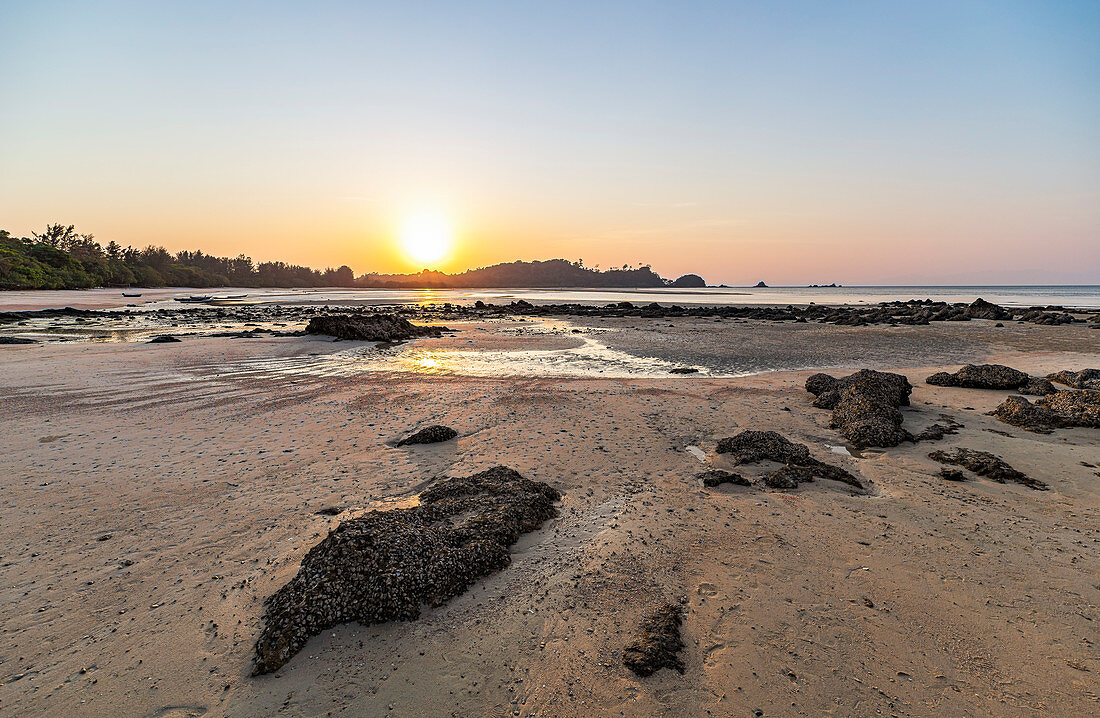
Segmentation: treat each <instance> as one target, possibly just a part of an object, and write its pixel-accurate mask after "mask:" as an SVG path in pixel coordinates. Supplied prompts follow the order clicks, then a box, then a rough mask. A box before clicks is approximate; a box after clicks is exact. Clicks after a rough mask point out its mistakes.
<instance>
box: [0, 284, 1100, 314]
mask: <svg viewBox="0 0 1100 718" xmlns="http://www.w3.org/2000/svg"><path fill="white" fill-rule="evenodd" d="M127 293H128V294H135V293H140V294H141V296H140V297H123V296H122V290H119V289H88V290H64V291H0V311H18V310H24V311H25V310H32V309H46V308H58V307H67V306H72V307H83V308H97V309H108V308H118V307H127V306H128V307H130V308H138V309H168V308H173V307H182V306H186V305H185V304H183V303H181V302H178V301H177V299H178V298H186V297H189V296H192V295H202V296H206V295H209V296H212V297H214V298H215V300H216V303H219V304H268V303H281V304H345V305H363V304H366V305H372V304H377V305H384V304H431V303H441V302H451V303H454V304H472V303H474V302H476V301H479V300H480V301H483V302H486V303H493V304H507V303H509V302H513V301H518V300H524V301H527V302H531V303H533V304H539V303H578V304H596V305H599V304H610V303H613V302H631V303H634V304H649V303H650V302H657V303H659V304H681V305H688V304H695V305H700V304H703V305H707V304H709V305H716V304H757V305H778V306H786V305H788V304H793V305H807V304H829V305H865V304H876V303H878V302H889V301H898V300H900V301H906V300H909V299H932V300H937V301H945V302H967V303H969V302H972V301H974V300H975V299H977V298H978V297H981V298H982V299H985V300H987V301H990V302H993V303H995V304H1001V305H1004V306H1010V307H1029V306H1048V305H1054V306H1064V307H1066V308H1079V309H1097V308H1100V284H1087V285H1029V286H1010V285H1001V286H991V285H973V286H965V285H960V286H934V285H930V286H845V287H805V286H801V287H707V288H705V289H666V288H660V289H415V290H408V289H333V288H316V289H256V288H250V287H223V288H219V289H189V288H170V289H133V290H127ZM237 295H245V296H244V297H240V298H233V299H228V298H227V297H229V296H234V297H237Z"/></svg>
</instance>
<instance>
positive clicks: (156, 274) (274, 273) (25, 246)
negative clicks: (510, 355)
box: [0, 224, 704, 289]
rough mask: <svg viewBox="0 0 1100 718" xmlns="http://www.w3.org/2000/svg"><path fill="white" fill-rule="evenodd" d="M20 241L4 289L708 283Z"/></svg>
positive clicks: (566, 268) (626, 271)
mask: <svg viewBox="0 0 1100 718" xmlns="http://www.w3.org/2000/svg"><path fill="white" fill-rule="evenodd" d="M32 235H33V236H31V237H15V236H13V235H12V234H11V233H10V232H8V231H7V230H2V229H0V289H88V288H91V287H364V288H371V287H378V288H403V289H413V288H440V289H446V288H469V287H517V288H518V287H619V288H633V287H665V286H673V287H699V286H704V282H703V280H702V278H700V277H698V276H696V275H691V274H689V275H684V276H683V277H680V278H679V279H677V280H676V281H671V280H668V279H663V278H662V277H661V276H660V275H658V274H657V273H656V272H654V271H653V269H652V268H650V267H649V266H648V265H645V264H638V265H637V266H634V267H631V266H628V265H625V264H624V265H623V266H622V267H616V268H612V269H605V270H601V269H599V267H596V268H591V267H586V266H584V261H583V260H576V261H568V260H565V259H550V260H545V261H535V262H522V261H517V262H509V263H505V264H496V265H493V266H491V267H481V268H479V269H470V270H468V271H466V272H463V273H461V274H446V273H444V272H436V271H429V270H424V271H422V272H418V273H416V274H378V273H369V274H364V275H362V276H359V277H356V276H355V273H354V272H352V270H351V267H348V266H347V265H344V266H342V267H339V268H337V269H333V268H331V267H330V268H326V269H323V270H316V269H311V268H309V267H303V266H300V265H296V264H286V263H285V262H259V263H256V262H253V261H252V259H251V258H250V257H246V256H245V255H243V254H241V255H238V256H236V257H215V256H214V255H211V254H205V253H204V252H202V251H198V250H196V251H187V250H184V251H181V252H176V253H175V254H173V253H171V252H169V251H168V250H166V249H165V248H164V247H155V246H153V245H149V246H147V247H145V248H143V249H137V248H135V247H123V246H121V245H119V244H118V243H117V242H114V241H111V242H108V243H107V244H106V246H104V245H101V244H100V243H99V242H98V241H96V239H95V237H94V236H93V235H91V234H81V233H80V232H77V231H76V229H75V228H74V227H73V225H68V226H65V225H61V224H51V225H48V226H47V227H46V229H45V230H43V232H42V233H41V234H38V233H32Z"/></svg>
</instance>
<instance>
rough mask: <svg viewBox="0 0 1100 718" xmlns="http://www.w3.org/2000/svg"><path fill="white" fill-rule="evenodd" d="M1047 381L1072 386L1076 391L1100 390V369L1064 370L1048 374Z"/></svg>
mask: <svg viewBox="0 0 1100 718" xmlns="http://www.w3.org/2000/svg"><path fill="white" fill-rule="evenodd" d="M1047 379H1049V380H1051V381H1055V382H1058V383H1059V384H1065V385H1066V386H1072V387H1073V388H1074V389H1098V390H1100V369H1082V370H1081V371H1069V370H1064V371H1059V372H1055V373H1054V374H1047Z"/></svg>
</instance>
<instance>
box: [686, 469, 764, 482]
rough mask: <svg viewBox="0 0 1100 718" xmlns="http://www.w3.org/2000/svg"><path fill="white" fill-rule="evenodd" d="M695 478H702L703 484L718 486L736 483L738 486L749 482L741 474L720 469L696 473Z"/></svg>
mask: <svg viewBox="0 0 1100 718" xmlns="http://www.w3.org/2000/svg"><path fill="white" fill-rule="evenodd" d="M695 478H697V479H702V480H703V486H719V485H720V484H737V485H738V486H750V485H751V482H750V481H749V480H748V479H746V478H745V477H744V476H742V475H741V474H735V473H733V472H730V471H722V470H720V469H711V470H709V471H704V472H703V473H701V474H696V475H695Z"/></svg>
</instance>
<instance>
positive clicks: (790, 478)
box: [717, 430, 863, 489]
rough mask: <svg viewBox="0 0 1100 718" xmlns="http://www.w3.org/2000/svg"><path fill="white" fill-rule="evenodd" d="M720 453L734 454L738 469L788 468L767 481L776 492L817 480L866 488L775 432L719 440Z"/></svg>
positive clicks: (804, 447)
mask: <svg viewBox="0 0 1100 718" xmlns="http://www.w3.org/2000/svg"><path fill="white" fill-rule="evenodd" d="M717 451H718V453H719V454H731V458H732V460H733V464H734V465H735V466H740V465H741V464H753V463H756V462H758V461H776V462H779V463H780V464H784V465H785V466H784V468H782V469H779V470H778V471H776V472H773V473H772V474H769V475H768V476H766V477H765V478H764V483H765V484H766V485H768V486H771V487H772V488H795V487H796V486H797V485H798V483H799V482H803V481H812V480H813V478H814V477H815V476H816V477H818V478H822V479H832V480H833V481H841V482H843V483H845V484H848V485H850V486H854V487H856V488H857V489H862V488H863V484H861V483H860V481H859V479H857V478H856V477H854V476H852V475H851V474H849V473H848V472H847V471H845V470H844V469H841V468H838V467H836V466H830V465H829V464H826V463H825V462H823V461H818V460H817V459H815V458H813V457H812V456H810V449H809V448H808V447H807V446H806V445H805V444H796V443H794V442H793V441H791V440H790V439H788V438H787V437H785V436H783V435H782V434H780V433H778V432H775V431H752V430H748V431H742V432H741V433H740V434H738V435H737V436H730V437H727V438H725V439H721V440H719V442H718V449H717ZM788 469H791V470H788ZM793 469H802V471H794V470H793Z"/></svg>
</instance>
